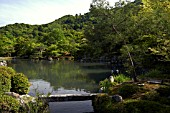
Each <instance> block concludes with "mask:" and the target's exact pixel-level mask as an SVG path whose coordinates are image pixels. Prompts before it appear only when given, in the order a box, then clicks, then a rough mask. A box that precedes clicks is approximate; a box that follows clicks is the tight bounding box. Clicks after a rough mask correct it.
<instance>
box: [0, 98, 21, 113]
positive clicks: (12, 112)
mask: <svg viewBox="0 0 170 113" xmlns="http://www.w3.org/2000/svg"><path fill="white" fill-rule="evenodd" d="M0 98H1V99H0V113H18V111H19V108H20V103H19V101H18V100H16V99H15V98H13V97H11V96H8V95H0Z"/></svg>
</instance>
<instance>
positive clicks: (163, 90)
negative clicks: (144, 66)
mask: <svg viewBox="0 0 170 113" xmlns="http://www.w3.org/2000/svg"><path fill="white" fill-rule="evenodd" d="M156 91H157V92H158V93H159V95H160V96H163V97H168V96H170V86H162V87H160V88H158V89H157V90H156Z"/></svg>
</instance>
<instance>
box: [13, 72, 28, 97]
mask: <svg viewBox="0 0 170 113" xmlns="http://www.w3.org/2000/svg"><path fill="white" fill-rule="evenodd" d="M11 85H12V88H11V91H12V92H15V93H18V94H21V95H22V94H27V93H28V90H29V86H30V84H29V81H28V78H27V77H26V76H25V75H24V74H22V73H17V74H15V75H14V76H12V78H11Z"/></svg>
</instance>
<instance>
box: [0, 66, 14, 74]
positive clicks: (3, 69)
mask: <svg viewBox="0 0 170 113" xmlns="http://www.w3.org/2000/svg"><path fill="white" fill-rule="evenodd" d="M2 72H6V73H8V74H9V75H11V76H13V75H15V74H16V72H15V70H14V69H12V68H11V67H6V66H0V73H2Z"/></svg>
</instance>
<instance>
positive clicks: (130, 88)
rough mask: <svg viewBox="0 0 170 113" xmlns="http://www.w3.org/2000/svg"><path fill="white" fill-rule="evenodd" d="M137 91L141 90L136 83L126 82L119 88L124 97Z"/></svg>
mask: <svg viewBox="0 0 170 113" xmlns="http://www.w3.org/2000/svg"><path fill="white" fill-rule="evenodd" d="M137 91H139V87H138V86H137V85H135V84H125V85H122V86H121V87H120V88H119V89H118V93H119V95H121V96H122V97H123V98H128V97H131V96H132V95H133V94H135V93H136V92H137Z"/></svg>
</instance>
